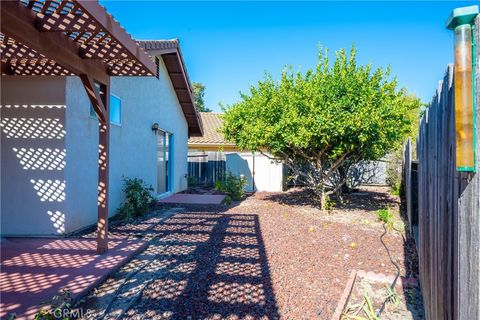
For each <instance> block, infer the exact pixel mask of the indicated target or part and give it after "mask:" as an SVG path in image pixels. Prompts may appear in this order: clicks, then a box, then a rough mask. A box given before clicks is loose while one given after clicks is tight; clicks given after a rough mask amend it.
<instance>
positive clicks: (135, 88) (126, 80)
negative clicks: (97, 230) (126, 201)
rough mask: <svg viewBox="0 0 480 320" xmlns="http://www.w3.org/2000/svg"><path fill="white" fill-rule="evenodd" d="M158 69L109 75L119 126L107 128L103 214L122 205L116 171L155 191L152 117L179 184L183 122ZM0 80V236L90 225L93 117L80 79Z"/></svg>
mask: <svg viewBox="0 0 480 320" xmlns="http://www.w3.org/2000/svg"><path fill="white" fill-rule="evenodd" d="M159 68H160V70H159V79H157V78H155V77H113V78H112V79H111V93H112V94H113V95H115V96H117V97H119V98H120V99H121V104H122V115H121V117H122V123H121V125H120V126H118V125H115V124H111V126H110V127H111V133H110V192H109V197H110V205H109V215H110V216H112V215H113V214H115V212H116V210H117V208H118V207H119V206H120V205H121V203H122V202H123V192H122V176H125V177H130V178H141V179H143V180H144V181H145V182H146V183H147V184H151V185H152V186H153V187H154V188H155V189H156V186H157V150H156V148H157V137H156V136H155V134H154V133H153V132H152V130H151V126H152V124H153V123H155V122H157V123H158V124H159V126H160V128H161V129H163V130H165V131H167V132H170V133H172V134H173V140H174V147H173V156H174V160H173V165H172V174H171V176H172V178H173V180H172V182H173V190H172V191H173V192H179V191H182V190H185V189H186V188H187V179H186V177H185V174H186V173H187V172H188V168H187V140H188V126H187V122H186V120H185V117H184V115H183V112H182V109H181V107H180V104H179V103H178V99H177V96H176V94H175V91H174V88H173V86H172V84H171V81H170V78H169V77H168V74H167V71H166V69H165V66H164V64H163V62H162V60H161V59H160V63H159ZM1 85H2V87H1V89H2V92H1V98H2V99H1V105H2V108H1V109H0V110H1V116H2V136H1V139H2V140H1V142H2V144H1V151H2V154H1V160H2V161H1V200H2V203H1V209H2V211H1V231H2V235H58V234H61V233H69V232H73V231H75V230H78V229H80V228H83V227H86V226H88V225H91V224H94V223H96V221H97V182H98V168H97V166H98V165H97V164H98V120H97V119H95V118H93V117H92V116H91V115H90V101H89V100H88V97H87V95H86V93H85V89H84V88H83V86H82V83H81V81H80V79H79V78H78V77H3V76H2V81H1ZM9 105H20V107H7V106H9ZM23 105H26V107H23ZM37 105H41V106H42V107H38V106H37ZM28 120H30V122H28ZM42 125H43V127H42ZM29 128H33V129H32V130H30V131H29ZM14 148H15V149H14ZM15 150H16V151H15ZM29 152H30V153H29ZM45 159H46V160H45ZM20 161H23V162H24V163H25V164H22V163H21V162H20ZM29 161H30V162H29ZM35 187H36V188H37V189H38V190H36V189H35ZM155 192H156V190H155Z"/></svg>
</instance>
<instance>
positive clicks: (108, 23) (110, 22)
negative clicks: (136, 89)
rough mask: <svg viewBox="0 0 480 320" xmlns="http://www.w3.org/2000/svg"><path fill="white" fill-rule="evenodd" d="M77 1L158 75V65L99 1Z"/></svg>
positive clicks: (152, 72)
mask: <svg viewBox="0 0 480 320" xmlns="http://www.w3.org/2000/svg"><path fill="white" fill-rule="evenodd" d="M76 3H77V4H78V5H79V7H80V8H82V11H83V12H87V14H88V15H89V16H90V17H91V18H92V19H93V20H95V21H97V22H98V24H99V25H100V26H101V28H102V29H105V31H107V32H108V33H109V34H110V35H111V36H112V38H113V40H115V41H116V42H118V43H121V44H122V46H123V48H125V50H126V51H127V52H128V53H129V54H131V55H133V56H134V57H135V58H136V59H137V60H138V62H139V63H140V64H142V65H143V66H144V67H145V68H146V69H147V70H148V71H150V73H151V74H153V75H155V76H156V75H157V65H156V64H155V62H154V61H152V59H151V58H150V56H149V55H147V53H146V52H145V51H144V50H143V49H142V48H140V46H139V45H138V43H137V42H136V41H135V40H134V39H132V37H131V36H130V35H129V34H128V33H127V32H126V31H125V29H123V28H122V27H121V26H120V24H119V23H118V22H117V21H116V20H115V19H113V17H112V16H111V15H110V14H108V13H107V12H106V11H105V9H103V7H102V6H100V4H99V3H98V2H97V1H91V0H77V1H76Z"/></svg>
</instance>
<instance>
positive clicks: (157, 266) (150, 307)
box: [81, 209, 279, 319]
mask: <svg viewBox="0 0 480 320" xmlns="http://www.w3.org/2000/svg"><path fill="white" fill-rule="evenodd" d="M132 226H133V225H132ZM125 231H126V230H125V228H123V229H122V232H125ZM112 232H115V231H113V230H112ZM147 233H148V234H149V235H150V236H153V237H152V238H151V240H150V242H149V245H148V248H147V249H146V250H145V251H144V252H142V253H140V254H138V255H137V256H136V257H135V258H134V259H132V260H131V261H130V262H129V263H128V264H126V265H125V266H124V267H122V268H121V269H119V270H118V272H116V273H115V274H114V275H113V276H112V277H111V278H109V279H108V280H107V281H106V282H105V283H104V284H103V285H101V286H100V287H99V288H97V290H96V291H95V292H91V294H90V295H89V296H88V297H87V298H86V301H85V303H84V305H82V306H81V307H82V308H83V309H84V310H86V309H88V310H91V311H92V310H93V313H90V314H91V318H95V319H100V318H103V319H119V318H122V317H123V318H128V319H226V318H228V317H233V318H232V319H278V317H279V316H278V311H277V307H276V302H275V297H274V293H273V289H272V284H271V277H270V269H269V265H268V261H267V256H266V253H265V247H264V244H263V239H262V236H261V232H260V224H259V220H258V216H257V215H256V214H227V213H224V212H221V211H215V210H213V211H210V212H201V211H196V210H195V209H190V210H188V211H186V210H185V211H183V212H178V213H176V214H175V215H173V216H171V217H170V218H168V219H166V220H164V221H163V222H161V223H159V224H157V225H156V226H155V227H154V228H153V229H150V230H148V232H147Z"/></svg>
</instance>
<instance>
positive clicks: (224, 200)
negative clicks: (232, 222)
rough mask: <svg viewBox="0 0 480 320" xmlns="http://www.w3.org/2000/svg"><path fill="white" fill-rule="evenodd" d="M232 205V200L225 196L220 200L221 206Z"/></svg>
mask: <svg viewBox="0 0 480 320" xmlns="http://www.w3.org/2000/svg"><path fill="white" fill-rule="evenodd" d="M231 203H232V198H231V197H230V196H225V198H223V200H222V204H224V205H226V206H228V205H230V204H231Z"/></svg>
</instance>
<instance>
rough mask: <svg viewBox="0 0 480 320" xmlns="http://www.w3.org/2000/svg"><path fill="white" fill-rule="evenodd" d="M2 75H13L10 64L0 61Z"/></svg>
mask: <svg viewBox="0 0 480 320" xmlns="http://www.w3.org/2000/svg"><path fill="white" fill-rule="evenodd" d="M2 74H7V75H13V74H15V72H14V71H13V68H12V66H11V64H10V63H8V62H4V61H2Z"/></svg>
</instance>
